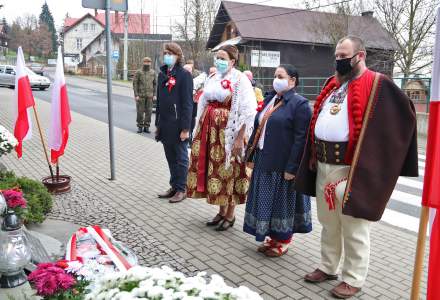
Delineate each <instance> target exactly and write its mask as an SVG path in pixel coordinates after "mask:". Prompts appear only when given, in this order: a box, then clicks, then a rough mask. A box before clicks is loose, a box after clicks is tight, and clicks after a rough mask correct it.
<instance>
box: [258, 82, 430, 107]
mask: <svg viewBox="0 0 440 300" xmlns="http://www.w3.org/2000/svg"><path fill="white" fill-rule="evenodd" d="M255 80H256V81H257V84H258V86H259V87H260V88H262V89H263V91H269V90H271V89H272V81H273V78H272V77H271V78H255ZM326 80H327V78H325V77H303V78H300V79H299V85H298V87H297V91H298V93H300V94H301V95H303V96H304V97H306V98H307V99H309V100H311V101H314V100H315V99H316V97H317V96H318V95H319V93H320V92H321V89H322V86H323V85H324V83H325V81H326ZM393 81H394V83H395V84H396V85H397V86H398V87H399V88H401V89H402V90H403V91H404V92H405V94H407V95H408V97H409V98H410V99H411V100H412V101H413V103H414V106H415V107H416V111H417V112H429V101H430V91H431V78H429V77H393Z"/></svg>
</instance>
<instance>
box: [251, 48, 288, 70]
mask: <svg viewBox="0 0 440 300" xmlns="http://www.w3.org/2000/svg"><path fill="white" fill-rule="evenodd" d="M280 61H281V53H280V51H264V50H263V51H260V50H252V52H251V66H252V67H262V68H276V67H278V66H279V65H280Z"/></svg>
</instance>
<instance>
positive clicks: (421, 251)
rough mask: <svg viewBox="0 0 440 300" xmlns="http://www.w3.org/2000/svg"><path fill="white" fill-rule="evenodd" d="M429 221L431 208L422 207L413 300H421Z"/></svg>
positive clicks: (413, 282)
mask: <svg viewBox="0 0 440 300" xmlns="http://www.w3.org/2000/svg"><path fill="white" fill-rule="evenodd" d="M428 221H429V207H427V206H424V205H422V211H421V213H420V223H419V236H418V238H417V250H416V259H415V262H414V272H413V281H412V287H411V300H419V299H420V281H421V280H422V274H423V261H424V258H425V241H426V229H427V227H428Z"/></svg>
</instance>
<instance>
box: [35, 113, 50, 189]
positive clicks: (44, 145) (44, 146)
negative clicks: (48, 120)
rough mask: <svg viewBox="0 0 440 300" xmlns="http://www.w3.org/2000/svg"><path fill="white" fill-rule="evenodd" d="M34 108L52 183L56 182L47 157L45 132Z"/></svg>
mask: <svg viewBox="0 0 440 300" xmlns="http://www.w3.org/2000/svg"><path fill="white" fill-rule="evenodd" d="M32 108H33V109H34V115H35V120H36V121H37V127H38V132H39V133H40V139H41V144H42V145H43V152H44V155H45V156H46V161H47V165H48V167H49V171H50V176H51V177H52V181H54V175H53V169H52V165H51V164H50V161H49V156H48V155H47V151H46V143H45V142H44V138H43V132H42V131H41V125H40V119H39V118H38V114H37V109H36V108H35V105H34V106H32Z"/></svg>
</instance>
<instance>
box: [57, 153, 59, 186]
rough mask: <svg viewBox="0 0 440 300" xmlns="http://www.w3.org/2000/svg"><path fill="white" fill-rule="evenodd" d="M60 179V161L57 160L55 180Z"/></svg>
mask: <svg viewBox="0 0 440 300" xmlns="http://www.w3.org/2000/svg"><path fill="white" fill-rule="evenodd" d="M58 160H59V158H58ZM58 181H60V163H59V161H57V182H58Z"/></svg>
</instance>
